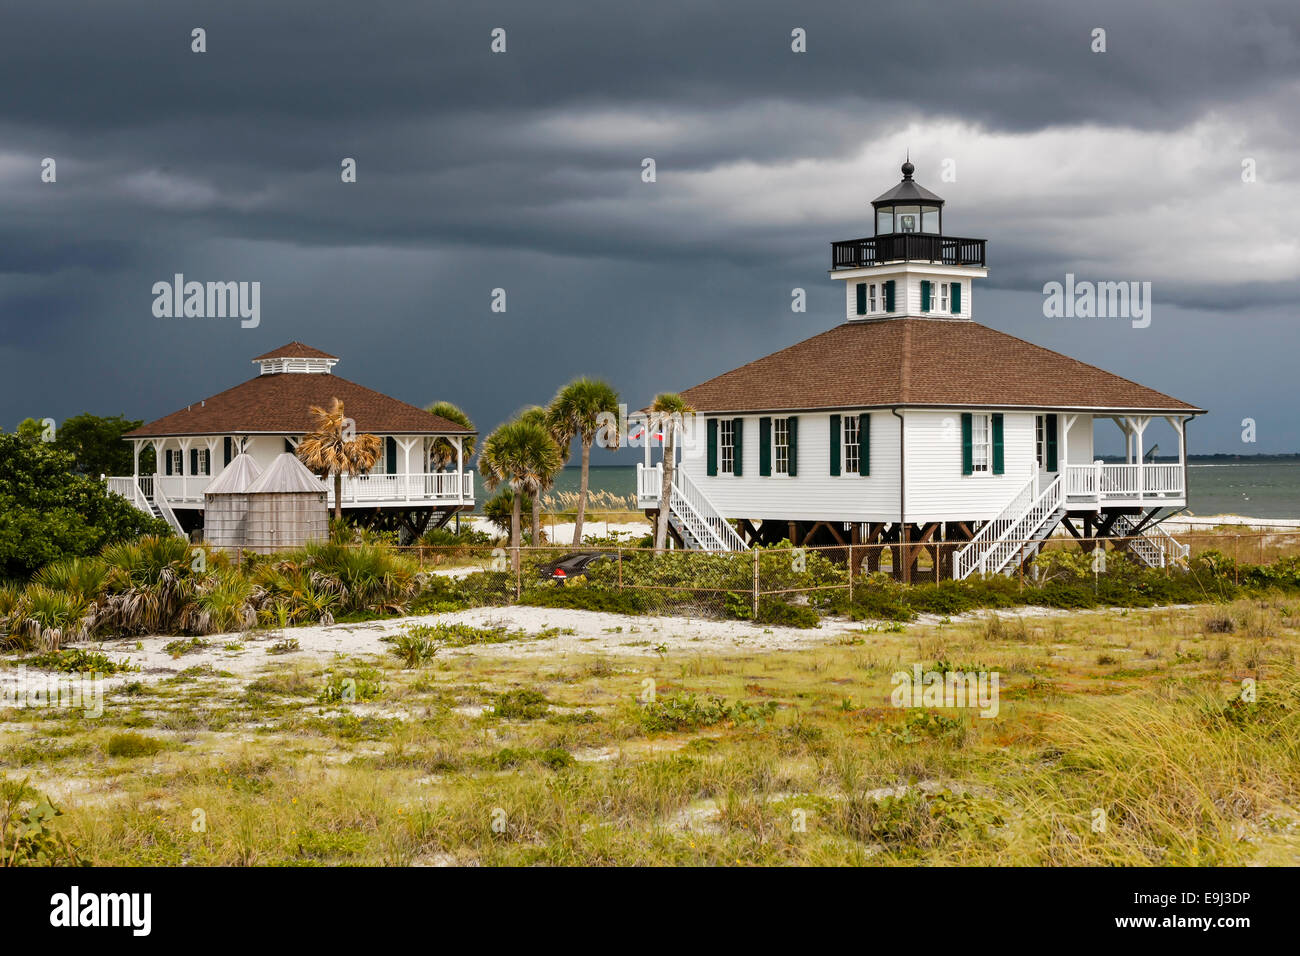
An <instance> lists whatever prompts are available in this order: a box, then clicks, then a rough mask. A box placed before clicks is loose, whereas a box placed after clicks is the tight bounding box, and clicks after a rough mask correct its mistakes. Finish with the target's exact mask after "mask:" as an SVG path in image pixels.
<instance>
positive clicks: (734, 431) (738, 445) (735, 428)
mask: <svg viewBox="0 0 1300 956" xmlns="http://www.w3.org/2000/svg"><path fill="white" fill-rule="evenodd" d="M744 423H745V420H744V419H743V418H733V419H732V420H731V441H732V443H733V446H734V447H732V449H731V473H732V474H733V475H735V476H736V477H737V478H739V477H740V475H741V470H740V466H741V460H740V453H741V452H742V451H743V450H744V448H745V435H744V432H743V430H742V429H741V427H740V426H741V425H743V424H744Z"/></svg>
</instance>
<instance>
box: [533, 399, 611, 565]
mask: <svg viewBox="0 0 1300 956" xmlns="http://www.w3.org/2000/svg"><path fill="white" fill-rule="evenodd" d="M548 412H549V413H550V417H551V432H552V433H553V434H554V435H555V436H556V438H557V439H558V441H559V443H560V445H561V446H565V445H568V444H569V443H570V442H572V441H573V439H574V438H578V439H580V440H581V442H582V479H581V483H580V484H579V486H578V513H577V515H576V517H575V518H574V526H573V543H574V545H575V546H578V545H581V544H582V519H583V517H584V516H585V515H586V513H587V477H588V469H589V468H590V467H591V446H592V444H593V443H594V442H595V440H596V435H597V434H598V433H600V432H601V431H602V430H603V431H605V432H606V434H607V435H608V436H609V440H610V442H611V445H610V447H612V448H617V447H618V441H619V435H618V430H617V429H609V428H607V427H606V425H607V419H608V417H609V416H611V415H612V416H614V418H615V420H617V419H618V392H616V391H614V387H613V386H612V385H610V384H609V383H608V382H602V381H600V380H599V379H591V378H576V379H574V380H573V381H572V382H570V383H569V384H568V385H566V386H564V388H562V389H560V390H559V392H557V393H556V395H555V397H554V398H553V399H551V405H550V408H549V409H548Z"/></svg>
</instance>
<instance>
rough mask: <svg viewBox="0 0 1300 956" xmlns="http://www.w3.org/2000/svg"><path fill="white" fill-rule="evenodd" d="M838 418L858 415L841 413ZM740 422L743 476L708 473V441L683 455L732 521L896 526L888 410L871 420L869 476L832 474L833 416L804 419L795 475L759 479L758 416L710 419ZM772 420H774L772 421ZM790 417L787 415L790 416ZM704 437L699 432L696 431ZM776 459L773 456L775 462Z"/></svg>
mask: <svg viewBox="0 0 1300 956" xmlns="http://www.w3.org/2000/svg"><path fill="white" fill-rule="evenodd" d="M840 414H841V415H857V414H858V411H856V410H846V411H844V412H841V413H840ZM707 417H718V418H733V417H740V418H743V419H744V422H745V424H744V426H743V429H742V437H743V444H744V447H743V449H742V453H741V454H742V471H743V474H742V475H741V476H740V477H739V478H737V477H735V476H734V475H717V476H715V477H712V478H710V477H709V476H708V475H707V474H706V473H705V472H706V471H707V465H708V461H707V455H708V449H707V441H706V440H705V439H704V438H703V437H701V440H700V441H699V442H697V443H694V445H693V447H690V448H685V449H683V454H682V463H683V467H684V469H685V471H686V474H687V475H688V476H689V477H690V478H691V480H692V481H694V482H695V483H696V485H698V486H699V487H700V488H701V489H703V490H704V493H705V494H706V495H707V496H708V497H709V499H710V500H711V501H712V502H713V504H714V506H715V507H716V508H717V509H718V510H719V511H720V512H721V513H722V514H724V515H726V516H727V517H729V518H756V519H777V518H779V519H783V520H787V521H818V520H834V521H894V520H896V519H897V518H898V419H897V418H895V417H894V416H893V415H892V414H890V412H889V411H888V410H887V409H886V410H876V411H874V412H872V414H871V474H870V475H856V474H855V475H847V474H841V475H839V476H834V477H833V476H832V475H831V474H830V413H829V412H819V413H816V414H801V415H798V416H797V417H798V419H799V426H798V431H799V437H798V454H799V457H798V462H797V471H798V474H797V475H795V476H794V477H793V478H791V477H786V476H783V475H771V476H769V477H760V476H759V473H758V463H759V459H758V443H759V435H758V431H759V430H758V421H759V417H760V416H757V415H743V416H707ZM772 417H773V418H775V417H778V416H775V415H774V416H772ZM787 417H788V416H787ZM700 431H701V435H703V431H704V430H703V427H701V429H700ZM773 457H774V459H775V456H773Z"/></svg>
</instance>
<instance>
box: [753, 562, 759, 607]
mask: <svg viewBox="0 0 1300 956" xmlns="http://www.w3.org/2000/svg"><path fill="white" fill-rule="evenodd" d="M758 552H759V549H758V548H755V549H754V620H756V621H757V620H758Z"/></svg>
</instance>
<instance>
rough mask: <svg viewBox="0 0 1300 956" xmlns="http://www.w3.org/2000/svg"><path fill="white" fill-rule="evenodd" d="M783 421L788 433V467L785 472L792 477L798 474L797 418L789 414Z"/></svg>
mask: <svg viewBox="0 0 1300 956" xmlns="http://www.w3.org/2000/svg"><path fill="white" fill-rule="evenodd" d="M785 421H786V426H787V427H788V428H789V435H790V467H789V468H788V469H787V470H786V474H787V475H789V476H790V477H791V478H793V477H794V476H795V475H797V474H799V419H797V418H795V417H794V416H791V417H790V418H787V419H786V420H785Z"/></svg>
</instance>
